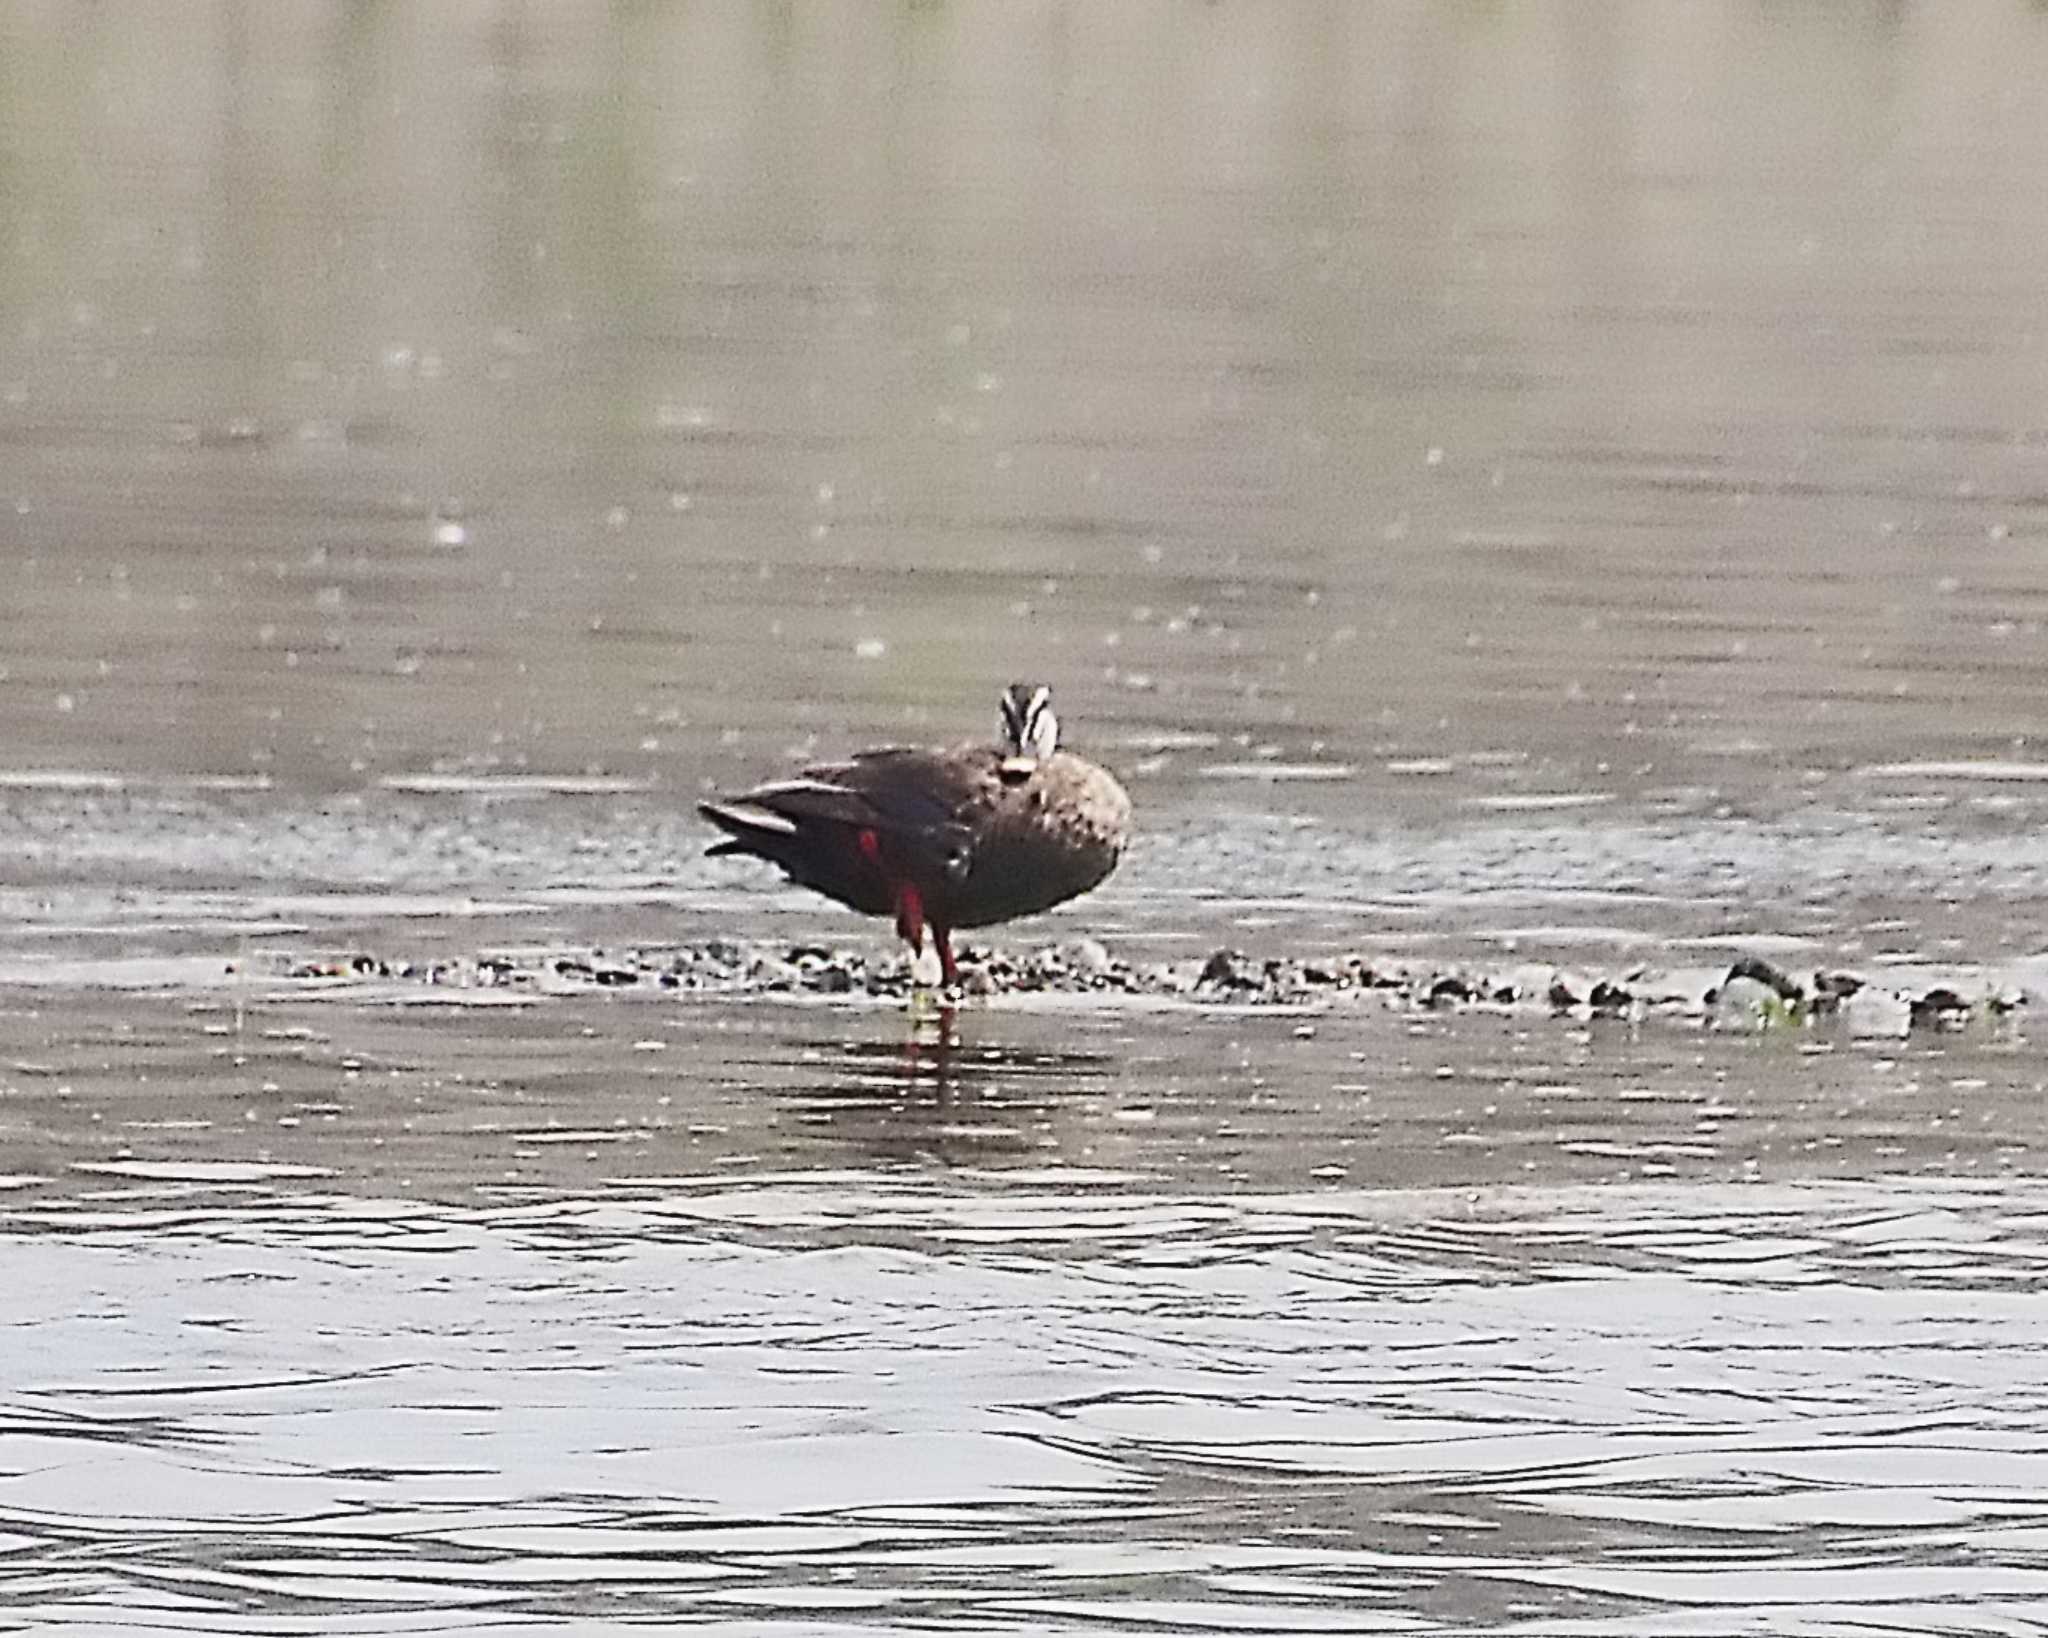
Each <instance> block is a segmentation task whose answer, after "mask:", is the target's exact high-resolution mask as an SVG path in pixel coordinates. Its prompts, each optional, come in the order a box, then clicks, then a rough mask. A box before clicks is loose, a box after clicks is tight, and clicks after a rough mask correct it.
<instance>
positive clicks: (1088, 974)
mask: <svg viewBox="0 0 2048 1638" xmlns="http://www.w3.org/2000/svg"><path fill="white" fill-rule="evenodd" d="M1044 953H1045V955H1046V956H1048V957H1050V958H1051V959H1053V960H1055V961H1057V962H1058V963H1059V965H1060V966H1061V967H1063V968H1064V969H1065V970H1066V971H1068V972H1070V973H1078V974H1079V975H1081V976H1082V977H1084V978H1102V977H1105V976H1107V974H1108V973H1109V972H1110V970H1111V969H1112V968H1113V967H1114V966H1115V965H1116V963H1115V962H1114V961H1113V960H1112V959H1111V958H1110V954H1109V951H1108V949H1107V948H1106V947H1105V946H1104V945H1103V943H1102V941H1101V940H1100V939H1093V938H1070V939H1065V940H1063V941H1062V942H1060V943H1058V944H1055V945H1054V946H1052V948H1051V949H1050V950H1048V951H1046V952H1044Z"/></svg>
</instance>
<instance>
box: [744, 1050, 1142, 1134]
mask: <svg viewBox="0 0 2048 1638" xmlns="http://www.w3.org/2000/svg"><path fill="white" fill-rule="evenodd" d="M974 1027H975V1021H974V1020H973V1019H971V1018H970V1020H969V1022H968V1028H970V1029H973V1028H974ZM960 1032H961V1023H960V1020H959V1019H958V1018H957V1017H955V1016H952V1015H946V1016H943V1017H941V1018H937V1019H934V1020H932V1021H931V1023H930V1025H929V1027H922V1028H919V1029H918V1030H917V1031H915V1032H914V1033H911V1034H910V1035H908V1036H907V1037H906V1039H905V1040H904V1041H903V1042H902V1043H901V1044H900V1045H892V1044H890V1043H888V1042H886V1041H881V1040H866V1039H849V1040H847V1041H844V1042H842V1043H840V1045H839V1047H838V1049H837V1051H836V1052H835V1053H833V1054H832V1055H831V1056H830V1057H828V1058H827V1059H826V1061H825V1063H824V1065H823V1066H822V1067H824V1068H825V1069H826V1070H827V1072H828V1073H827V1075H826V1077H825V1078H824V1079H823V1080H822V1081H820V1082H819V1083H817V1084H816V1085H815V1086H813V1087H809V1088H797V1089H792V1090H791V1091H790V1092H786V1093H785V1094H784V1095H783V1100H782V1101H783V1102H784V1104H785V1105H786V1106H789V1107H793V1108H794V1109H795V1111H796V1118H797V1119H798V1120H799V1121H801V1122H803V1123H804V1124H806V1125H811V1126H816V1127H818V1128H819V1129H820V1130H821V1132H822V1133H823V1135H825V1136H826V1137H827V1138H828V1139H829V1141H831V1142H832V1143H833V1144H834V1145H835V1146H839V1145H844V1146H846V1147H848V1148H850V1149H851V1150H853V1151H854V1152H856V1153H859V1154H862V1155H866V1156H869V1157H871V1158H873V1159H875V1160H878V1161H885V1162H911V1161H934V1160H935V1161H938V1162H940V1163H942V1164H945V1165H948V1166H972V1165H977V1164H989V1163H992V1162H998V1161H1003V1160H1015V1159H1018V1158H1024V1157H1028V1156H1029V1155H1031V1154H1032V1153H1033V1152H1034V1151H1038V1152H1041V1153H1050V1152H1057V1150H1058V1149H1059V1147H1060V1134H1061V1130H1062V1127H1063V1126H1070V1125H1071V1122H1069V1121H1066V1120H1065V1119H1063V1115H1064V1114H1065V1112H1066V1108H1067V1106H1071V1105H1074V1104H1077V1103H1079V1104H1086V1103H1088V1102H1091V1101H1097V1100H1099V1099H1100V1097H1101V1095H1102V1094H1103V1093H1104V1092H1106V1091H1109V1090H1111V1089H1112V1086H1113V1081H1112V1077H1113V1076H1114V1075H1115V1073H1116V1070H1117V1063H1116V1060H1115V1059H1114V1058H1113V1057H1112V1056H1111V1055H1109V1054H1108V1053H1105V1052H1101V1051H1092V1050H1073V1049H1062V1048H1051V1047H1046V1046H1042V1045H1034V1046H1029V1047H1023V1046H1011V1045H1006V1044H1003V1043H1002V1042H1000V1041H990V1040H986V1039H983V1040H980V1041H978V1042H963V1041H962V1039H961V1033H960ZM976 1033H977V1034H979V1035H984V1036H985V1035H986V1033H987V1031H986V1026H983V1027H982V1028H981V1029H979V1030H977V1031H976ZM804 1057H805V1059H806V1060H807V1062H806V1064H805V1067H806V1068H807V1069H808V1068H810V1067H811V1064H810V1061H809V1060H813V1059H814V1057H815V1055H814V1054H811V1053H809V1052H807V1053H806V1054H804Z"/></svg>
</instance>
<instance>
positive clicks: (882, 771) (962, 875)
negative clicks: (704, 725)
mask: <svg viewBox="0 0 2048 1638" xmlns="http://www.w3.org/2000/svg"><path fill="white" fill-rule="evenodd" d="M1059 735H1060V728H1059V719H1058V717H1057V716H1055V715H1054V713H1053V708H1052V690H1051V689H1050V688H1048V687H1047V686H1046V685H1045V684H1043V683H1012V684H1011V685H1010V686H1009V687H1008V688H1006V689H1005V690H1004V691H1003V695H1002V701H1001V716H1000V729H999V738H998V739H997V741H996V742H995V743H994V744H980V743H969V744H963V745H952V746H935V747H921V746H906V745H886V746H880V747H877V748H875V749H873V750H866V751H857V752H855V753H854V754H853V755H852V756H850V757H848V758H847V759H846V760H845V761H844V762H826V763H820V764H818V765H816V766H814V767H809V768H805V769H803V770H802V771H801V772H800V773H798V774H797V775H795V776H794V777H793V778H789V779H777V780H771V781H769V782H768V783H767V784H764V785H757V786H755V787H754V788H753V789H752V790H750V791H745V792H743V793H741V794H740V795H737V796H731V797H714V798H712V799H710V800H707V801H704V802H700V803H698V804H697V811H698V813H700V814H701V815H703V817H704V818H706V819H708V820H710V821H711V823H712V824H714V825H716V826H717V827H718V828H719V829H720V830H721V831H723V832H724V833H725V837H724V839H723V840H721V841H719V842H716V843H714V844H713V845H712V846H711V847H710V848H709V849H708V850H707V856H708V857H712V858H717V857H720V856H724V855H743V856H746V857H750V858H756V859H765V860H766V861H767V862H768V863H770V864H772V865H775V866H777V867H779V868H780V869H781V870H782V872H783V874H784V875H786V876H787V877H788V878H789V879H790V880H791V881H794V882H796V883H798V884H799V885H800V886H803V887H807V888H810V889H811V890H812V891H814V892H817V893H822V894H823V895H824V896H825V897H826V898H828V899H832V900H834V901H836V902H837V903H840V904H843V905H845V906H846V907H847V908H848V909H850V910H855V911H858V912H860V913H861V914H862V915H869V916H890V917H893V918H894V920H895V924H896V932H897V934H898V936H899V937H901V938H902V939H903V941H904V942H905V943H906V944H908V945H909V946H910V950H911V955H912V957H913V958H918V957H922V955H923V954H924V944H925V938H926V935H927V934H929V936H930V938H931V942H932V944H933V946H934V947H935V948H936V950H937V952H938V957H939V969H940V973H941V975H942V981H943V983H944V985H945V987H946V988H947V989H948V990H952V989H955V988H957V987H958V985H959V982H960V969H959V965H958V963H957V961H956V960H955V958H954V954H953V942H952V939H953V934H954V933H955V932H956V931H958V930H960V929H963V928H977V927H991V926H994V925H995V924H996V923H998V922H1006V921H1013V920H1015V919H1017V918H1018V917H1020V916H1035V915H1037V914H1039V913H1040V912H1042V911H1046V910H1050V909H1052V908H1053V906H1055V905H1058V904H1064V903H1065V902H1066V901H1067V900H1069V899H1071V898H1075V897H1077V896H1078V895H1080V894H1082V893H1086V892H1087V891H1089V890H1090V889H1091V888H1093V887H1096V886H1098V885H1100V884H1101V883H1102V882H1103V881H1104V880H1105V879H1106V878H1107V877H1108V876H1109V874H1110V872H1111V871H1113V870H1115V869H1116V867H1117V863H1118V861H1119V860H1120V859H1122V857H1123V854H1124V849H1125V847H1126V845H1127V844H1128V842H1129V840H1130V829H1131V799H1130V797H1129V796H1128V795H1127V794H1126V793H1125V791H1124V788H1123V786H1122V785H1121V784H1119V783H1118V782H1117V779H1116V777H1115V775H1113V774H1112V773H1110V772H1109V770H1108V769H1106V768H1103V767H1100V766H1098V765H1097V764H1095V763H1093V762H1091V761H1089V760H1088V759H1087V758H1085V757H1082V756H1078V755H1076V754H1075V753H1074V752H1072V751H1068V750H1063V749H1062V748H1061V746H1060V742H1059Z"/></svg>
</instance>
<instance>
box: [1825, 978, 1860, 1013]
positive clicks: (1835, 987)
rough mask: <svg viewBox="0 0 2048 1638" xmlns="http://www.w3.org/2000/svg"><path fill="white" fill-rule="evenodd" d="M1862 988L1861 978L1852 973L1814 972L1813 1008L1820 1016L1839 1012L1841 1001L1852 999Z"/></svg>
mask: <svg viewBox="0 0 2048 1638" xmlns="http://www.w3.org/2000/svg"><path fill="white" fill-rule="evenodd" d="M1863 988H1864V983H1863V980H1862V979H1860V978H1858V977H1857V976H1856V975H1855V974H1854V973H1824V972H1816V973H1815V974H1814V975H1813V1010H1814V1012H1815V1013H1816V1014H1817V1015H1819V1016H1822V1017H1825V1016H1827V1015H1828V1014H1830V1013H1834V1012H1839V1011H1840V1010H1841V1006H1842V1003H1843V1002H1844V1001H1848V1000H1851V999H1853V998H1854V997H1855V996H1856V995H1858V994H1860V993H1861V992H1862V990H1863Z"/></svg>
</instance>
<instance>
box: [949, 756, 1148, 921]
mask: <svg viewBox="0 0 2048 1638" xmlns="http://www.w3.org/2000/svg"><path fill="white" fill-rule="evenodd" d="M1130 823H1131V799H1130V797H1128V796H1127V795H1125V794H1124V788H1123V786H1121V785H1120V784H1118V783H1117V781H1116V779H1115V777H1114V776H1113V775H1112V774H1110V773H1109V771H1108V770H1107V769H1105V768H1099V767H1097V766H1096V765H1095V764H1094V763H1092V762H1089V761H1087V760H1086V759H1085V758H1082V757H1078V756H1075V755H1073V754H1072V753H1071V752H1067V751H1061V752H1059V753H1057V754H1056V755H1054V756H1053V757H1051V758H1050V759H1049V760H1047V761H1046V762H1045V763H1043V764H1041V765H1040V767H1039V769H1038V771H1037V772H1036V773H1034V774H1033V775H1032V776H1031V777H1030V778H1029V779H1027V780H1023V781H1021V782H1019V783H1018V784H1016V785H1014V786H1011V787H1009V788H1007V789H1005V790H1004V791H1003V793H1002V795H1001V797H1000V799H999V800H998V801H997V802H996V803H995V804H994V805H993V808H992V811H991V812H990V814H989V817H988V820H987V822H986V824H985V825H984V826H983V827H982V829H981V832H980V834H979V836H978V837H977V839H976V842H975V846H974V853H973V863H972V865H971V867H970V869H969V871H968V875H967V879H966V880H965V881H964V882H962V883H961V884H960V887H959V888H958V889H957V890H956V892H955V894H954V896H953V911H954V917H953V924H954V925H955V926H958V927H986V926H989V925H991V924H993V923H995V922H999V921H1008V920H1010V919H1011V918H1012V917H1015V916H1029V915H1035V914H1037V913H1038V912H1039V911H1041V910H1050V909H1051V908H1052V907H1053V906H1054V905H1056V904H1061V903H1064V902H1065V901H1066V900H1068V899H1071V898H1073V897H1074V896H1075V895H1076V894H1078V893H1085V892H1087V891H1088V889H1089V888H1091V887H1094V886H1095V885H1096V884H1097V883H1099V882H1100V881H1102V879H1103V878H1104V877H1106V876H1107V875H1108V874H1109V873H1110V872H1111V871H1112V870H1114V869H1116V866H1117V861H1118V860H1119V859H1120V858H1122V857H1123V850H1124V843H1125V841H1126V840H1127V839H1128V837H1129V834H1130Z"/></svg>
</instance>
